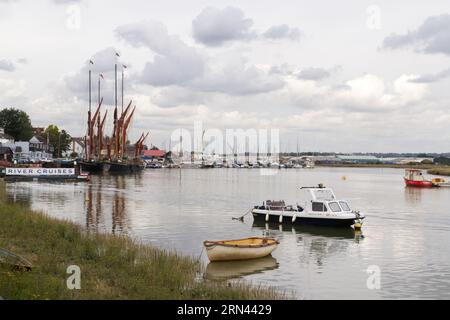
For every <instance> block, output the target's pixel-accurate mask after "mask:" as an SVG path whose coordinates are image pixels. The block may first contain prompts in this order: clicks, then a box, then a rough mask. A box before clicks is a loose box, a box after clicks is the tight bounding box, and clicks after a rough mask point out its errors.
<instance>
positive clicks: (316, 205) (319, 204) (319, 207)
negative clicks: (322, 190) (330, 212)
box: [312, 202, 327, 212]
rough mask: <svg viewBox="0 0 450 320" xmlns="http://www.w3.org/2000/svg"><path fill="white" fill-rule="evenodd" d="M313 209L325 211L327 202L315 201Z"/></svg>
mask: <svg viewBox="0 0 450 320" xmlns="http://www.w3.org/2000/svg"><path fill="white" fill-rule="evenodd" d="M312 210H313V211H320V212H323V211H327V207H326V206H325V204H324V203H323V202H313V203H312Z"/></svg>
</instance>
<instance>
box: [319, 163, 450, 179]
mask: <svg viewBox="0 0 450 320" xmlns="http://www.w3.org/2000/svg"><path fill="white" fill-rule="evenodd" d="M316 167H328V168H380V169H388V168H391V169H409V168H414V169H419V170H427V173H428V174H433V175H438V176H439V175H440V176H450V166H441V165H433V164H415V165H411V164H385V163H381V164H375V163H339V164H320V163H316Z"/></svg>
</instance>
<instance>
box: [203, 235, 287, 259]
mask: <svg viewBox="0 0 450 320" xmlns="http://www.w3.org/2000/svg"><path fill="white" fill-rule="evenodd" d="M278 244H279V242H278V241H277V240H276V239H273V238H260V237H252V238H246V239H239V240H222V241H205V242H203V245H204V246H205V248H206V253H207V254H208V258H209V260H210V261H233V260H248V259H257V258H263V257H266V256H268V255H270V254H271V253H272V252H273V251H274V250H275V249H276V248H277V246H278Z"/></svg>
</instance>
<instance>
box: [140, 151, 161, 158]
mask: <svg viewBox="0 0 450 320" xmlns="http://www.w3.org/2000/svg"><path fill="white" fill-rule="evenodd" d="M165 155H166V151H165V150H144V156H145V157H164V156H165Z"/></svg>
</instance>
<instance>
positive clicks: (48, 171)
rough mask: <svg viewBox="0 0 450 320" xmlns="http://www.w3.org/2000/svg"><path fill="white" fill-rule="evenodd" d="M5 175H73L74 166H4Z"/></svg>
mask: <svg viewBox="0 0 450 320" xmlns="http://www.w3.org/2000/svg"><path fill="white" fill-rule="evenodd" d="M6 175H7V176H73V175H75V169H74V168H6Z"/></svg>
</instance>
